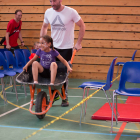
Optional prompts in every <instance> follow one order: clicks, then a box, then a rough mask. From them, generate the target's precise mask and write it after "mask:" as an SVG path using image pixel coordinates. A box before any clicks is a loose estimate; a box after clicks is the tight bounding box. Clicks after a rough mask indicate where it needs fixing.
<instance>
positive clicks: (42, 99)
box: [35, 91, 49, 119]
mask: <svg viewBox="0 0 140 140" xmlns="http://www.w3.org/2000/svg"><path fill="white" fill-rule="evenodd" d="M48 104H49V102H48V98H47V94H46V92H44V91H41V92H39V93H38V95H37V97H36V102H35V112H43V111H45V110H46V108H47V106H46V105H48ZM45 114H46V113H45ZM45 114H43V115H36V116H37V117H38V118H39V119H43V118H44V117H45Z"/></svg>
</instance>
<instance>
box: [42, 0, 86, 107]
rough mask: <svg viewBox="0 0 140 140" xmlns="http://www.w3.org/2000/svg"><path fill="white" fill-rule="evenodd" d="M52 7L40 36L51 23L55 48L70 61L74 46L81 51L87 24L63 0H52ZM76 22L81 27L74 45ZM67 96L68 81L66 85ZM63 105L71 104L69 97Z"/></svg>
mask: <svg viewBox="0 0 140 140" xmlns="http://www.w3.org/2000/svg"><path fill="white" fill-rule="evenodd" d="M50 3H51V6H52V8H50V9H47V10H46V12H45V15H44V22H43V25H42V28H41V32H40V36H43V35H45V34H47V29H48V25H49V24H50V25H51V37H52V38H53V44H54V47H55V49H56V50H57V51H58V52H59V53H60V55H61V56H62V57H63V58H64V59H66V60H67V61H69V60H70V59H71V56H72V52H73V47H74V48H75V49H77V51H79V50H80V49H81V48H82V46H81V42H82V39H83V36H84V33H85V24H84V22H83V20H82V19H81V17H80V16H79V14H78V13H77V11H76V10H74V9H72V8H70V7H67V6H64V5H62V0H50ZM75 23H76V24H77V25H78V26H79V27H80V30H79V36H78V40H77V43H76V44H75V46H74V27H75ZM64 86H65V92H66V96H67V87H68V83H66V84H65V85H64ZM61 106H69V102H68V99H66V100H63V101H62V104H61Z"/></svg>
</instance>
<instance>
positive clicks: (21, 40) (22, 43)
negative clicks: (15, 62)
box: [19, 31, 24, 46]
mask: <svg viewBox="0 0 140 140" xmlns="http://www.w3.org/2000/svg"><path fill="white" fill-rule="evenodd" d="M19 39H20V42H21V46H24V41H23V39H22V35H21V31H20V32H19Z"/></svg>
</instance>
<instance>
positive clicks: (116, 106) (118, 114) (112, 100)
mask: <svg viewBox="0 0 140 140" xmlns="http://www.w3.org/2000/svg"><path fill="white" fill-rule="evenodd" d="M109 95H110V98H111V100H112V102H113V99H112V96H111V94H110V91H109ZM116 99H117V96H116ZM114 107H115V109H116V110H117V106H114ZM116 113H117V115H118V116H120V115H119V112H116ZM116 118H117V117H116Z"/></svg>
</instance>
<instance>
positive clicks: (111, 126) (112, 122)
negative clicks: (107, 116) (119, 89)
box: [111, 91, 114, 133]
mask: <svg viewBox="0 0 140 140" xmlns="http://www.w3.org/2000/svg"><path fill="white" fill-rule="evenodd" d="M113 114H114V91H113V104H112V117H111V133H112V132H113Z"/></svg>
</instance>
